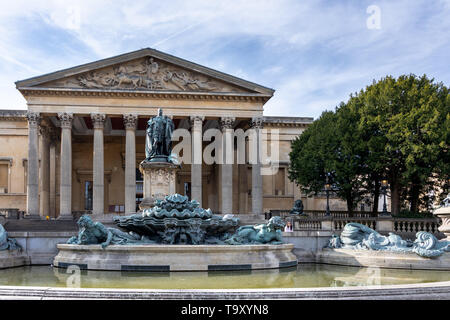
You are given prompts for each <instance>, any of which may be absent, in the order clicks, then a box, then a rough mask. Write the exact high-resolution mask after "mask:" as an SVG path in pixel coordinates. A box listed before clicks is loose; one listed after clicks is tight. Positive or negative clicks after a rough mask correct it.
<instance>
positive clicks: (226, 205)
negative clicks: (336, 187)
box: [0, 49, 345, 219]
mask: <svg viewBox="0 0 450 320" xmlns="http://www.w3.org/2000/svg"><path fill="white" fill-rule="evenodd" d="M16 87H17V89H18V90H19V91H20V92H21V93H22V95H23V96H24V98H25V99H26V101H27V108H28V110H3V111H1V112H0V144H1V147H0V208H18V209H19V210H23V211H25V212H26V213H27V214H28V215H30V216H31V217H35V218H41V217H45V216H48V217H50V218H57V217H58V218H59V219H71V218H72V215H73V213H74V212H81V213H82V212H87V211H88V212H92V213H93V214H96V215H98V216H102V215H103V216H105V215H108V214H115V215H117V214H131V213H133V212H136V210H137V208H138V204H139V202H140V200H142V193H143V192H142V191H143V190H142V176H141V174H140V172H139V169H138V168H139V163H140V162H141V161H142V160H144V158H145V151H144V150H145V147H144V143H145V129H146V123H147V121H148V120H149V118H151V117H153V116H155V115H156V114H157V110H158V109H159V108H161V109H162V110H163V112H164V114H165V115H167V116H169V117H171V118H172V120H173V122H174V124H175V129H176V130H175V131H174V136H173V140H174V141H173V152H174V154H175V155H176V156H177V157H178V158H179V159H182V160H183V161H181V169H180V170H179V171H178V173H177V178H176V181H177V182H176V191H177V193H180V194H185V195H188V196H189V197H190V198H192V199H196V200H198V201H199V202H200V203H201V205H202V206H203V207H206V208H211V210H213V211H214V212H216V213H219V214H226V213H234V214H242V215H245V214H257V215H260V214H262V213H264V212H267V211H269V210H270V209H290V208H292V205H293V203H294V201H295V200H296V199H300V198H301V199H303V200H304V203H305V208H307V209H324V208H325V207H324V206H325V202H324V201H321V199H320V197H316V198H310V199H307V198H305V197H303V196H302V194H301V192H300V189H299V188H298V187H297V186H295V185H294V184H293V183H292V182H290V181H289V179H288V173H287V171H288V170H287V167H288V164H289V152H290V145H291V141H292V140H293V139H294V138H295V137H296V136H298V135H299V134H301V133H302V132H303V130H305V129H306V127H307V126H308V125H309V124H310V123H312V121H313V119H312V118H301V117H267V116H264V115H263V106H264V104H265V103H266V102H267V101H268V100H269V99H270V98H271V97H272V96H273V93H274V90H272V89H270V88H266V87H264V86H261V85H258V84H255V83H252V82H248V81H245V80H243V79H239V78H236V77H233V76H231V75H228V74H224V73H221V72H218V71H216V70H212V69H209V68H206V67H203V66H200V65H197V64H195V63H192V62H189V61H186V60H183V59H180V58H177V57H174V56H171V55H168V54H165V53H162V52H160V51H157V50H153V49H142V50H138V51H135V52H131V53H127V54H123V55H120V56H116V57H112V58H108V59H104V60H100V61H96V62H92V63H88V64H85V65H81V66H77V67H74V68H70V69H65V70H61V71H57V72H54V73H50V74H46V75H43V76H38V77H34V78H30V79H27V80H22V81H18V82H16ZM249 130H250V131H251V132H257V133H258V135H257V136H259V137H261V138H259V139H256V140H252V138H251V136H248V135H247V136H245V137H244V139H243V140H241V142H242V143H243V149H241V148H240V145H239V143H240V142H239V141H240V140H239V136H238V135H237V134H236V132H244V133H246V132H249ZM219 140H220V141H219ZM224 141H228V142H224ZM230 141H232V142H230ZM249 141H250V142H251V143H250V142H249ZM226 143H228V144H229V145H228V146H230V147H224V146H225V145H226ZM214 146H216V147H217V146H219V147H218V148H216V149H214V148H213V147H214ZM220 146H222V147H223V148H221V147H220ZM255 148H256V149H255ZM211 149H214V150H211ZM219 149H220V150H221V156H222V157H223V158H224V159H231V162H229V161H224V162H223V163H221V162H220V161H219V162H217V161H216V162H211V161H209V160H207V158H208V157H207V155H208V154H209V155H210V156H212V157H216V156H217V150H219ZM238 149H239V150H244V151H243V152H241V153H239V151H237V150H238ZM252 150H253V151H252ZM255 150H257V151H255ZM261 150H263V151H264V152H261ZM252 152H256V153H258V154H263V155H264V156H262V157H260V158H258V159H259V160H258V161H250V158H251V154H252ZM205 155H206V156H205ZM186 159H188V161H186ZM336 206H337V203H336ZM335 209H337V208H335ZM343 209H345V208H343Z"/></svg>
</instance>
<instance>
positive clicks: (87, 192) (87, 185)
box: [84, 181, 92, 210]
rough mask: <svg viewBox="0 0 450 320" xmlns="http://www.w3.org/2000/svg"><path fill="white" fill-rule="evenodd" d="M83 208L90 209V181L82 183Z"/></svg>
mask: <svg viewBox="0 0 450 320" xmlns="http://www.w3.org/2000/svg"><path fill="white" fill-rule="evenodd" d="M84 210H92V181H85V183H84Z"/></svg>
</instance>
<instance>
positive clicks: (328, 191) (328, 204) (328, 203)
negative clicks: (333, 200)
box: [325, 175, 331, 216]
mask: <svg viewBox="0 0 450 320" xmlns="http://www.w3.org/2000/svg"><path fill="white" fill-rule="evenodd" d="M330 190H331V184H330V183H329V181H328V175H327V177H326V182H325V192H326V193H327V211H326V212H325V216H330V215H331V214H330Z"/></svg>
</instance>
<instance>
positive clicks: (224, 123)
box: [219, 117, 236, 130]
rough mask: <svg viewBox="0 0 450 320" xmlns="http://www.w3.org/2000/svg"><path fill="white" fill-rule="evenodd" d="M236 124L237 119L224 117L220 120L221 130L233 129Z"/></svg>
mask: <svg viewBox="0 0 450 320" xmlns="http://www.w3.org/2000/svg"><path fill="white" fill-rule="evenodd" d="M235 122H236V118H235V117H222V118H220V120H219V125H220V129H222V130H225V129H233V127H234V123H235Z"/></svg>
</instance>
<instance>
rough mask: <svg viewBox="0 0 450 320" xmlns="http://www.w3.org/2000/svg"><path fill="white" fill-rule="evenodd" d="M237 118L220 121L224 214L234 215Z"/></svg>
mask: <svg viewBox="0 0 450 320" xmlns="http://www.w3.org/2000/svg"><path fill="white" fill-rule="evenodd" d="M235 120H236V118H232V117H223V118H221V119H220V127H221V129H222V159H223V164H222V165H221V170H222V172H221V178H222V181H221V182H222V184H221V185H222V206H221V207H222V210H221V211H222V214H229V213H233V159H234V157H233V152H234V148H233V147H234V133H233V128H234V122H235Z"/></svg>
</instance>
